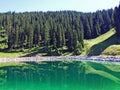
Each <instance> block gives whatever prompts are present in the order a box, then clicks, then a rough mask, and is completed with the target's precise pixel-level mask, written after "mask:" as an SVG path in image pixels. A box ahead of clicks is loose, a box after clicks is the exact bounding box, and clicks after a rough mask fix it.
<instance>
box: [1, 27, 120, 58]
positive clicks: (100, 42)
mask: <svg viewBox="0 0 120 90" xmlns="http://www.w3.org/2000/svg"><path fill="white" fill-rule="evenodd" d="M115 33H116V31H115V29H111V30H110V31H108V32H107V33H105V34H103V35H101V36H99V37H97V38H94V39H86V40H84V49H83V51H82V53H81V54H80V55H81V56H86V55H89V56H96V55H113V54H110V53H112V52H114V50H118V53H117V52H116V53H117V54H116V55H120V53H119V45H116V44H117V37H116V35H115ZM111 45H114V47H113V46H111ZM107 48H108V49H107ZM109 48H110V49H109ZM115 48H116V49H115ZM49 49H51V47H49ZM58 51H60V52H62V54H61V55H62V56H71V55H74V52H73V51H72V52H69V51H68V50H67V47H63V48H58ZM58 51H56V50H55V49H53V50H52V51H51V52H52V53H51V54H53V55H57V53H58ZM36 55H40V56H46V55H47V56H48V55H50V53H45V52H44V48H43V47H35V48H31V49H25V50H24V51H19V50H18V51H8V52H6V51H1V52H0V57H21V56H36Z"/></svg>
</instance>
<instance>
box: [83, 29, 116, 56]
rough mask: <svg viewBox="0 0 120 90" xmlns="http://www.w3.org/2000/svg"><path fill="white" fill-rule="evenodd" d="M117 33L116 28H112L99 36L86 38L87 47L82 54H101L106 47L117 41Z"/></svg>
mask: <svg viewBox="0 0 120 90" xmlns="http://www.w3.org/2000/svg"><path fill="white" fill-rule="evenodd" d="M115 33H116V31H115V29H111V30H110V31H108V32H107V33H105V34H103V35H101V36H99V37H97V38H94V39H89V40H84V45H85V48H84V52H83V53H82V54H81V55H82V56H85V55H100V54H101V52H102V51H103V50H104V49H105V48H107V47H108V46H110V45H112V44H115V43H116V40H117V39H116V36H115Z"/></svg>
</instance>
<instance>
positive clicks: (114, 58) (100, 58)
mask: <svg viewBox="0 0 120 90" xmlns="http://www.w3.org/2000/svg"><path fill="white" fill-rule="evenodd" d="M69 60H71V61H106V62H120V57H119V56H46V57H21V58H0V62H42V61H69Z"/></svg>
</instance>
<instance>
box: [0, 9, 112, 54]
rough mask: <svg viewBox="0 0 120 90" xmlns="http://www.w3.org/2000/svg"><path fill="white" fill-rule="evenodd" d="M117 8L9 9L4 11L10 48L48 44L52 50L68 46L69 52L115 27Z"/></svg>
mask: <svg viewBox="0 0 120 90" xmlns="http://www.w3.org/2000/svg"><path fill="white" fill-rule="evenodd" d="M113 13H114V11H113V9H109V10H103V11H97V12H95V13H81V12H75V11H59V12H24V13H15V12H7V13H1V14H0V28H1V30H3V31H5V33H6V35H4V37H5V36H6V37H7V39H8V40H7V41H6V40H5V41H4V43H6V44H7V45H8V49H9V50H13V49H24V48H31V47H36V46H44V48H45V51H46V52H47V51H48V48H49V46H51V47H52V48H53V49H56V48H61V47H63V46H66V47H67V48H68V51H73V50H76V49H79V50H80V51H81V50H82V48H83V47H84V42H83V39H91V38H95V37H97V36H99V35H101V34H103V33H105V32H107V31H108V30H109V29H110V28H112V27H113V26H114V19H113V15H114V14H113Z"/></svg>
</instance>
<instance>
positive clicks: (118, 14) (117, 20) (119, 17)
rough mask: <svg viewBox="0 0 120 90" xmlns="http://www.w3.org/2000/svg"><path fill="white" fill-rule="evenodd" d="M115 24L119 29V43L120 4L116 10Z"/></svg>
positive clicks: (118, 34) (119, 33) (118, 33)
mask: <svg viewBox="0 0 120 90" xmlns="http://www.w3.org/2000/svg"><path fill="white" fill-rule="evenodd" d="M114 24H115V28H116V31H117V33H116V34H117V36H118V38H119V39H118V43H120V5H119V6H118V7H115V10H114Z"/></svg>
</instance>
